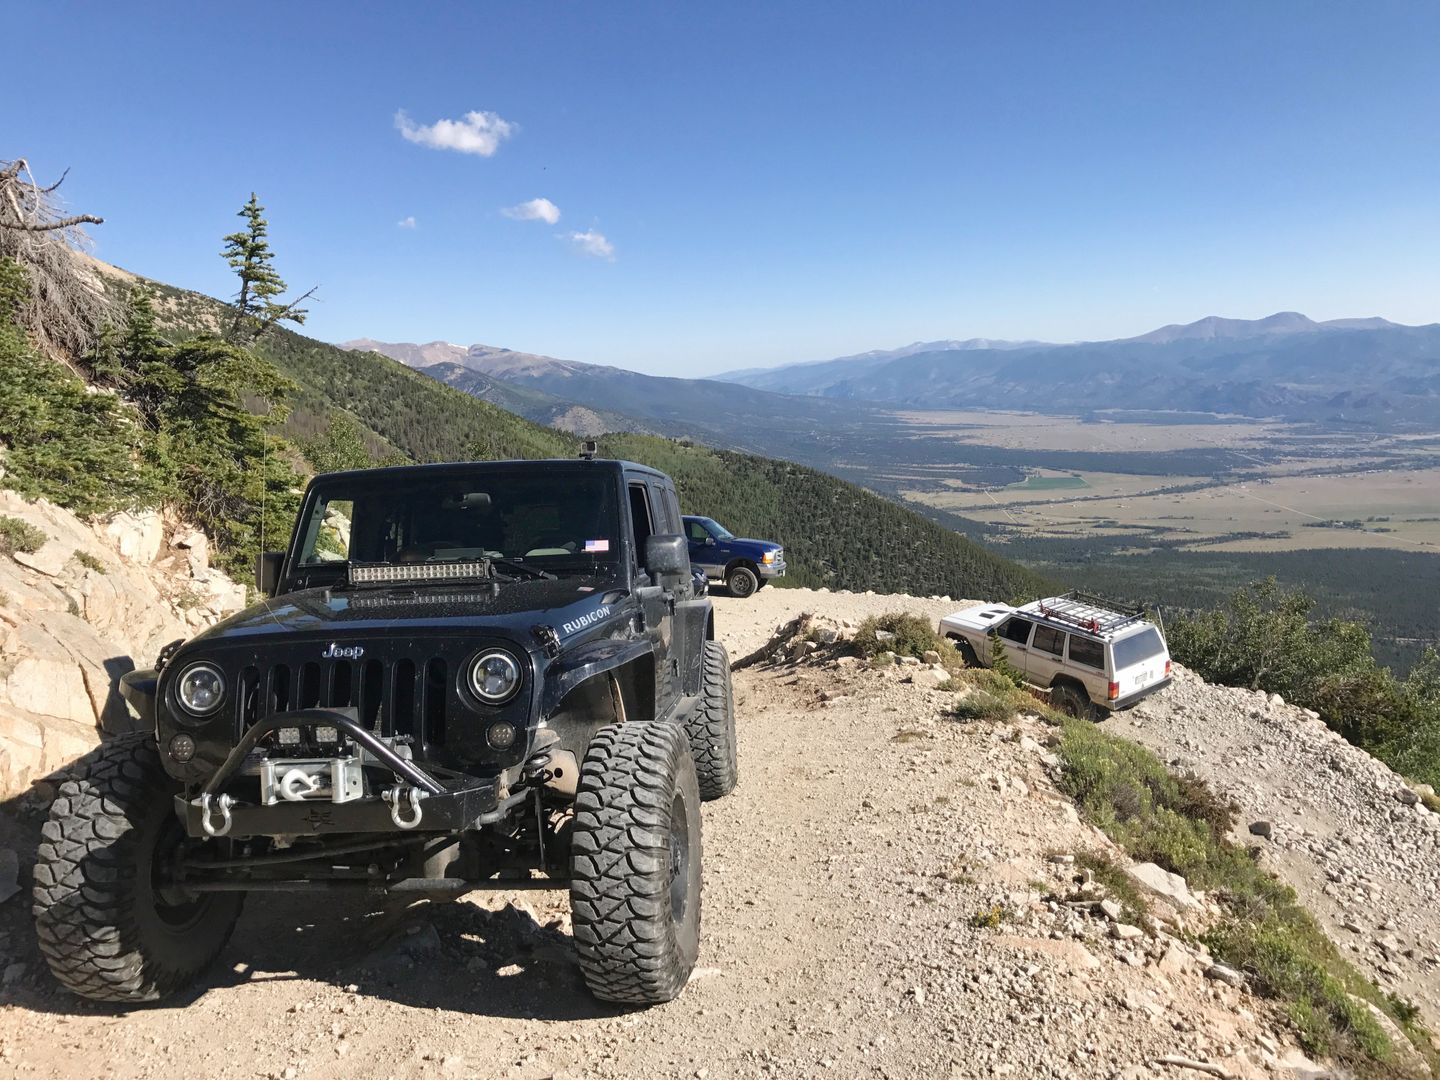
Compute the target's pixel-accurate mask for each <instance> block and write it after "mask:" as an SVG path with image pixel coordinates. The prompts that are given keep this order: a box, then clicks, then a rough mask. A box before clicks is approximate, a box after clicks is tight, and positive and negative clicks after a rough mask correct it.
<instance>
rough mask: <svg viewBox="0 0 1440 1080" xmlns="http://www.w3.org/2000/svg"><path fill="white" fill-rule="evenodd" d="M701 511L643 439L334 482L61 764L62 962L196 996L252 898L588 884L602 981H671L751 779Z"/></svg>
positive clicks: (140, 993)
mask: <svg viewBox="0 0 1440 1080" xmlns="http://www.w3.org/2000/svg"><path fill="white" fill-rule="evenodd" d="M681 533H682V526H681V517H680V507H679V504H678V501H677V499H676V494H675V486H674V484H673V483H672V482H671V480H670V479H669V478H668V477H666V476H664V475H663V474H661V473H658V472H656V471H654V470H653V469H649V468H646V467H644V466H641V465H635V464H632V463H630V462H622V461H597V460H592V459H589V458H587V459H584V460H574V461H539V462H499V463H479V464H446V465H421V466H413V467H403V468H391V469H371V470H365V471H360V472H347V473H333V474H329V475H325V476H319V477H316V478H315V479H314V480H313V481H312V482H311V484H310V486H309V488H308V490H307V491H306V493H305V499H304V503H303V505H302V508H301V511H300V517H299V521H298V522H297V524H296V526H295V530H294V534H293V536H292V539H291V542H290V548H289V550H288V551H287V552H279V553H269V554H265V555H262V556H261V557H260V560H259V566H258V568H257V578H258V585H259V588H260V591H261V592H262V593H263V594H265V595H267V596H268V597H269V599H266V600H263V601H261V602H260V603H258V604H256V605H254V606H253V607H250V608H249V609H247V610H245V611H243V612H241V613H240V614H238V615H235V616H233V617H232V618H230V619H227V620H226V621H224V622H222V623H220V624H219V625H217V626H215V627H213V628H212V629H210V630H207V631H206V632H204V633H202V634H200V635H198V636H196V637H194V638H192V639H190V640H188V641H185V642H177V643H175V644H173V645H171V646H168V647H167V648H166V649H165V650H164V652H163V654H162V655H161V657H160V660H159V662H158V663H157V664H156V667H155V670H154V671H143V672H133V673H131V674H130V675H128V676H126V678H125V679H124V681H123V684H122V693H123V694H124V695H125V697H126V699H127V700H128V701H129V702H130V704H131V705H132V706H133V707H134V708H135V710H136V711H137V712H138V713H139V715H140V717H141V718H142V721H143V723H142V725H141V726H142V727H144V728H146V729H147V730H144V731H142V732H139V733H135V734H130V735H121V736H117V737H113V738H111V739H108V740H106V742H105V743H104V744H103V745H102V746H101V747H100V748H99V749H98V750H97V751H95V752H94V753H93V754H91V755H89V756H88V757H87V758H85V759H84V760H83V761H82V762H81V763H80V764H79V765H78V766H77V768H76V770H75V771H74V772H73V773H72V774H71V775H70V777H69V778H68V779H67V780H66V781H65V783H64V784H63V785H62V786H61V789H60V793H59V796H58V798H57V799H56V800H55V802H54V805H53V807H52V809H51V811H50V818H49V821H48V822H47V823H46V824H45V826H44V832H43V839H42V842H41V846H40V852H39V861H38V864H37V866H36V868H35V917H36V921H37V927H38V933H39V940H40V947H41V949H42V951H43V952H44V954H45V957H46V959H47V960H48V961H49V964H50V967H51V970H52V971H53V972H54V973H55V976H56V978H58V979H59V980H60V982H61V983H63V984H64V985H65V986H67V987H68V988H70V989H71V990H73V991H75V992H76V993H78V994H81V995H83V996H85V997H88V998H95V999H97V1000H104V1001H147V1000H153V999H155V998H159V997H161V996H162V995H164V994H167V993H169V992H171V991H174V990H177V989H179V988H181V987H183V986H184V985H185V984H187V983H189V982H190V981H191V980H192V979H194V978H195V977H196V976H197V975H198V974H199V973H200V972H201V971H202V970H203V969H204V968H205V967H206V966H207V965H208V964H209V963H210V962H211V961H212V960H213V959H214V958H215V956H216V955H217V954H218V953H219V952H220V950H221V948H222V947H223V946H224V945H225V943H226V941H227V939H228V938H229V936H230V933H231V930H232V929H233V927H234V925H235V921H236V919H237V917H238V916H239V913H240V905H241V900H242V898H243V896H244V894H245V893H247V892H263V891H274V890H304V891H307V892H322V891H331V890H342V889H358V890H375V891H378V892H384V893H392V894H415V893H428V894H451V895H459V894H461V893H464V892H468V891H470V890H472V889H484V888H491V889H524V888H566V887H568V888H569V890H570V903H571V909H572V915H573V925H574V938H575V946H576V949H577V951H578V953H579V959H580V966H581V969H582V970H583V972H584V977H585V980H586V982H587V984H588V985H589V987H590V989H591V991H592V992H593V993H594V994H595V995H596V996H597V997H600V998H603V999H606V1000H609V1001H619V1002H631V1003H638V1004H650V1003H655V1002H662V1001H668V1000H670V999H671V998H673V997H674V996H675V995H676V994H678V993H679V992H680V991H681V990H682V989H683V988H684V986H685V983H686V980H687V979H688V978H689V976H690V972H691V969H692V968H693V966H694V963H695V958H696V954H697V952H698V951H699V934H700V805H699V804H700V800H701V799H714V798H718V797H720V796H722V795H725V794H727V793H728V792H729V791H730V790H731V789H732V788H734V786H735V780H736V758H735V718H734V705H733V698H732V695H731V690H730V667H729V663H728V661H727V659H726V656H725V650H724V647H723V646H721V645H720V644H719V643H718V642H717V641H715V640H714V637H715V625H714V615H713V612H712V610H711V605H710V601H709V599H708V598H706V596H705V595H704V583H703V579H700V580H699V581H698V582H697V579H696V577H694V576H692V573H691V568H690V561H689V556H688V554H687V542H686V540H685V537H684V536H683V535H682V534H681ZM537 875H538V876H537Z"/></svg>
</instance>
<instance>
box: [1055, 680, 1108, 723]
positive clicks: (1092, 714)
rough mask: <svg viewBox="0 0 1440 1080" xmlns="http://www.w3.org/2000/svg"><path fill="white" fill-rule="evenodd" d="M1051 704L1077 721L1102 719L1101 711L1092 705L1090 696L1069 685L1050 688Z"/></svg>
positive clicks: (1061, 684) (1062, 684) (1064, 684)
mask: <svg viewBox="0 0 1440 1080" xmlns="http://www.w3.org/2000/svg"><path fill="white" fill-rule="evenodd" d="M1050 704H1052V705H1054V706H1055V708H1057V709H1059V710H1060V711H1061V712H1063V713H1064V714H1065V715H1066V716H1073V717H1074V718H1075V719H1076V720H1098V719H1100V713H1099V710H1098V709H1096V708H1095V706H1094V705H1093V704H1091V702H1090V697H1089V695H1087V694H1086V693H1085V692H1084V691H1082V690H1079V689H1077V688H1076V687H1074V686H1072V685H1070V684H1069V683H1060V684H1059V685H1058V686H1052V687H1051V688H1050Z"/></svg>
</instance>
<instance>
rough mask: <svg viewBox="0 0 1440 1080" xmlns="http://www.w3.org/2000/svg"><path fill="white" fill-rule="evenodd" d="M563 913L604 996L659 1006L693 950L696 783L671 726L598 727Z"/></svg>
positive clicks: (584, 773) (674, 989)
mask: <svg viewBox="0 0 1440 1080" xmlns="http://www.w3.org/2000/svg"><path fill="white" fill-rule="evenodd" d="M570 850H571V857H570V911H571V919H572V923H573V927H574V935H575V949H576V952H577V953H578V954H579V959H580V970H581V972H582V973H583V974H584V976H585V983H586V985H587V986H588V987H589V988H590V992H591V993H592V994H594V995H595V996H596V997H597V998H600V999H601V1000H602V1001H618V1002H625V1003H628V1004H632V1005H658V1004H660V1003H662V1002H666V1001H670V1000H671V999H673V998H674V997H675V996H676V995H678V994H679V993H680V991H681V990H683V989H684V988H685V984H686V982H688V981H689V979H690V972H691V971H692V970H694V967H695V959H696V957H697V956H698V955H699V953H700V788H699V785H698V783H697V781H696V778H695V764H694V762H693V761H692V760H691V758H690V743H689V740H688V739H687V738H686V735H685V732H684V731H682V730H681V728H680V726H679V725H678V724H673V723H668V722H655V721H651V722H632V723H629V724H623V725H611V726H609V727H604V728H601V729H600V730H599V731H598V732H596V734H595V736H594V738H592V739H591V740H590V749H589V750H587V751H586V753H585V763H584V765H583V766H582V767H581V769H580V787H579V790H578V792H577V793H576V796H575V827H574V833H573V836H572V838H571V849H570Z"/></svg>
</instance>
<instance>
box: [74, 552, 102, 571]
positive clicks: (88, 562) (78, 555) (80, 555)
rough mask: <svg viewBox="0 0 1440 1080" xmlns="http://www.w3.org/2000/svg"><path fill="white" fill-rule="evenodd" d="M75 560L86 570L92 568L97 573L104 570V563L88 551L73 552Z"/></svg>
mask: <svg viewBox="0 0 1440 1080" xmlns="http://www.w3.org/2000/svg"><path fill="white" fill-rule="evenodd" d="M75 561H76V562H77V563H79V564H80V565H81V566H83V567H84V568H85V569H86V570H94V571H95V573H97V574H103V573H105V572H106V571H105V564H104V563H103V562H101V561H100V560H99V559H97V558H96V557H95V556H94V555H91V554H90V553H89V552H88V551H77V552H75Z"/></svg>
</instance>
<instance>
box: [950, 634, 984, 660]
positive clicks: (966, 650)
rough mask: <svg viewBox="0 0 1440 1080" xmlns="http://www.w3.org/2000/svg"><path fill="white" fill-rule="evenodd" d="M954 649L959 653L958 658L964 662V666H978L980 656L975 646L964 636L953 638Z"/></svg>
mask: <svg viewBox="0 0 1440 1080" xmlns="http://www.w3.org/2000/svg"><path fill="white" fill-rule="evenodd" d="M955 651H956V652H958V653H959V654H960V659H961V660H963V661H964V662H965V666H966V667H979V666H980V657H979V655H978V654H977V653H976V652H975V646H974V645H971V644H970V642H968V641H966V640H965V639H964V638H956V639H955Z"/></svg>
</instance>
